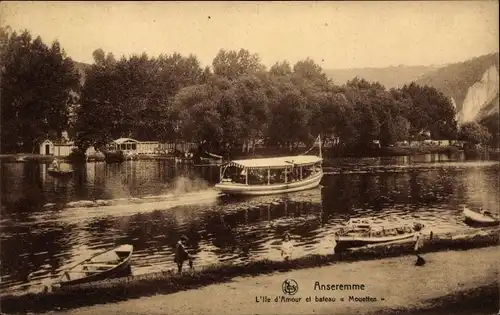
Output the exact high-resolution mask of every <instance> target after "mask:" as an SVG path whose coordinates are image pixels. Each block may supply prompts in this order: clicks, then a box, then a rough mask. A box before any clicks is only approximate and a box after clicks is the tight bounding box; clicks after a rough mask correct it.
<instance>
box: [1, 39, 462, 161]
mask: <svg viewBox="0 0 500 315" xmlns="http://www.w3.org/2000/svg"><path fill="white" fill-rule="evenodd" d="M2 38H3V37H2ZM6 38H8V40H6V41H3V42H2V43H3V44H2V55H5V56H7V57H8V58H5V59H4V58H2V60H5V61H6V65H3V67H2V78H4V80H2V132H3V134H2V145H3V146H4V147H7V146H8V147H9V148H14V147H16V145H18V143H30V145H32V144H33V143H34V142H35V141H36V140H39V139H40V137H42V136H47V135H50V133H51V132H54V133H55V134H58V133H60V131H62V130H65V129H66V130H67V128H68V123H69V122H70V120H69V108H70V107H69V106H68V105H70V104H71V103H72V101H74V100H73V99H72V98H71V97H70V95H71V93H70V91H72V90H73V89H75V88H76V86H75V84H76V85H78V80H79V76H78V74H77V73H76V72H75V70H74V69H73V68H72V66H71V61H70V60H69V59H68V58H65V57H64V53H63V52H61V50H60V48H59V45H58V44H57V43H54V45H53V46H52V48H46V47H45V46H44V45H43V43H42V42H41V40H40V39H36V40H35V41H34V42H32V41H31V39H30V37H29V34H28V33H27V32H25V33H23V34H22V35H20V36H18V35H16V34H15V33H13V34H10V35H8V36H7V37H6ZM93 56H94V64H92V65H91V66H90V67H89V68H88V69H86V73H85V81H84V83H83V86H82V87H81V91H80V93H79V96H80V98H79V105H78V106H77V107H76V109H75V113H76V117H75V120H74V123H72V127H73V128H71V129H69V130H73V134H72V135H71V136H72V138H74V139H75V140H76V143H77V145H78V146H79V147H80V149H81V150H82V151H84V150H85V149H86V148H88V147H89V146H94V147H97V148H98V147H101V146H103V145H104V144H106V143H108V142H109V141H110V140H112V139H116V138H118V137H127V136H129V137H133V138H136V139H139V140H158V141H169V142H170V141H172V142H174V141H193V142H197V143H199V144H203V145H205V146H206V147H207V149H210V150H212V151H213V152H220V153H228V152H230V151H232V150H235V149H240V150H241V147H242V145H248V144H252V143H255V142H258V141H264V143H265V144H267V145H270V146H277V147H285V148H293V147H297V146H298V145H299V144H300V143H310V142H311V141H312V140H313V139H314V138H315V137H316V136H317V135H318V134H320V135H321V136H322V139H323V141H324V143H326V142H329V143H331V144H334V145H336V146H337V147H338V148H343V149H345V150H363V149H367V148H370V147H371V146H373V144H374V142H377V141H380V143H381V144H382V145H383V146H386V145H391V144H394V143H395V142H397V141H402V140H413V139H420V138H421V137H422V135H423V134H426V132H430V136H431V137H432V138H434V139H454V138H456V136H457V123H456V121H455V109H454V107H453V105H452V103H451V101H450V99H448V98H447V97H446V96H445V95H444V94H443V93H441V92H438V91H437V90H436V89H435V88H432V87H429V86H420V85H417V84H415V83H412V84H409V85H405V86H403V87H402V88H400V89H390V90H388V89H386V88H385V87H384V86H382V85H381V84H379V83H377V82H375V83H372V82H368V81H366V80H364V79H360V78H353V79H352V80H351V81H348V82H347V83H346V84H344V85H342V86H339V85H336V84H334V82H332V81H331V80H329V79H328V78H327V76H326V75H325V73H324V72H323V70H322V68H321V67H320V66H319V65H318V64H316V63H315V62H314V61H313V60H311V59H309V58H307V59H304V60H301V61H299V62H297V63H296V64H295V65H291V64H290V63H289V62H288V61H280V62H277V63H276V64H274V65H273V66H272V67H271V68H270V69H268V70H267V69H266V68H265V67H264V65H263V64H262V63H261V61H260V58H259V56H258V55H256V54H252V53H250V52H249V51H247V50H245V49H241V50H239V51H225V50H221V51H220V52H219V53H218V54H217V56H215V58H214V60H213V64H212V67H211V68H210V67H206V68H202V67H201V66H200V63H199V61H198V60H197V58H196V57H195V56H193V55H191V56H182V55H180V54H177V53H174V54H172V55H160V56H158V57H150V56H147V55H146V54H142V55H140V56H138V55H133V56H130V57H122V58H121V59H120V60H116V59H115V57H114V56H113V54H111V53H108V54H106V53H105V52H104V51H103V50H102V49H98V50H96V51H94V53H93ZM212 69H213V70H212ZM75 82H76V83H75ZM4 117H8V119H5V120H4ZM28 117H29V118H30V119H28ZM33 118H34V119H33ZM7 125H8V126H9V127H8V128H5V127H4V126H7ZM5 133H9V136H8V137H5V136H4V134H5ZM20 138H21V139H20ZM4 140H5V141H4Z"/></svg>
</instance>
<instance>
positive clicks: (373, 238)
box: [337, 219, 423, 248]
mask: <svg viewBox="0 0 500 315" xmlns="http://www.w3.org/2000/svg"><path fill="white" fill-rule="evenodd" d="M418 226H419V228H421V227H423V225H421V224H420V225H418ZM416 231H417V228H416V227H411V226H409V225H401V226H395V227H387V228H386V227H384V226H376V225H374V224H373V223H372V222H370V221H369V220H363V219H351V220H349V222H348V223H347V226H346V227H344V228H343V229H342V230H341V231H340V234H339V237H338V239H337V246H339V247H340V248H351V247H361V246H366V245H370V244H379V243H387V242H393V241H399V240H405V239H409V238H412V237H413V236H414V234H415V232H416Z"/></svg>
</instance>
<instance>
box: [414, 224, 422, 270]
mask: <svg viewBox="0 0 500 315" xmlns="http://www.w3.org/2000/svg"><path fill="white" fill-rule="evenodd" d="M413 241H414V242H415V246H414V250H415V255H416V256H417V261H416V262H415V266H423V265H425V259H423V258H422V257H421V256H420V250H421V248H422V246H423V236H422V233H421V227H420V225H416V226H415V234H414V235H413Z"/></svg>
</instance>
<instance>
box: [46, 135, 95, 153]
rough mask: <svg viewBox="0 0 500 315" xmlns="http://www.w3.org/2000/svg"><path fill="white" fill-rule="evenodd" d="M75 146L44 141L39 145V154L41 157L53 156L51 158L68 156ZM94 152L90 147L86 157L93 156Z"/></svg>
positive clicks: (68, 143) (69, 142)
mask: <svg viewBox="0 0 500 315" xmlns="http://www.w3.org/2000/svg"><path fill="white" fill-rule="evenodd" d="M76 148H77V147H76V146H75V144H74V142H72V141H68V142H58V141H52V140H49V139H47V140H45V141H43V142H42V143H41V144H40V154H41V155H53V156H68V155H70V154H71V152H73V150H74V149H76ZM95 153H96V151H95V149H94V147H90V148H88V149H87V152H86V154H87V156H88V155H92V154H95Z"/></svg>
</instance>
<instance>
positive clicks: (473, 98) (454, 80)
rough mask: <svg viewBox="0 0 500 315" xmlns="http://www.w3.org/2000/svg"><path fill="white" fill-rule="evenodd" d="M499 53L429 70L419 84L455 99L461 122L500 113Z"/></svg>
mask: <svg viewBox="0 0 500 315" xmlns="http://www.w3.org/2000/svg"><path fill="white" fill-rule="evenodd" d="M498 59H499V54H498V53H494V54H489V55H484V56H481V57H477V58H474V59H471V60H467V61H464V62H459V63H454V64H450V65H448V66H445V67H442V68H440V69H437V70H435V71H432V72H430V73H427V74H426V75H424V76H423V77H421V78H420V79H419V80H417V83H418V84H421V85H430V86H433V87H435V88H437V89H438V90H440V91H442V92H443V93H444V94H445V95H447V96H448V97H450V98H451V99H452V102H453V103H454V106H455V108H456V111H457V119H458V121H459V123H465V122H470V121H478V120H480V119H482V118H484V117H487V116H489V115H492V114H494V113H496V112H498V106H499V102H498V95H499V88H498V84H499V82H498V81H499V71H498V69H499V61H498Z"/></svg>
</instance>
